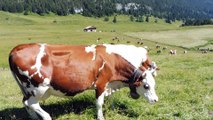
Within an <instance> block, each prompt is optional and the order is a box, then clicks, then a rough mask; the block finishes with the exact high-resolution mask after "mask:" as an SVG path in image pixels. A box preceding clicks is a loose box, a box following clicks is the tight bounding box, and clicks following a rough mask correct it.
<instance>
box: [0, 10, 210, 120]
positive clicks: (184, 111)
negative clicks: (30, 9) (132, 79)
mask: <svg viewBox="0 0 213 120" xmlns="http://www.w3.org/2000/svg"><path fill="white" fill-rule="evenodd" d="M112 18H113V17H112ZM112 18H110V21H108V22H104V20H103V19H104V18H88V17H82V16H81V15H70V16H55V15H53V14H49V15H45V16H39V15H36V14H30V15H28V16H24V15H22V14H11V13H7V12H0V119H2V120H26V119H29V117H28V116H29V115H28V114H27V112H26V110H25V108H24V106H23V104H22V93H21V91H20V89H19V88H18V85H17V84H16V81H15V80H14V79H13V78H12V75H11V73H10V71H9V69H8V60H7V59H8V54H9V52H10V50H11V49H12V48H13V47H15V46H16V45H18V44H22V43H35V42H36V43H50V44H86V45H91V44H101V43H115V44H133V45H137V46H147V47H148V48H149V49H150V51H149V54H150V57H151V59H152V60H153V61H155V62H156V63H157V65H158V66H159V68H160V70H159V71H158V76H157V77H156V84H157V87H156V92H157V95H158V97H159V102H157V103H156V104H154V105H151V104H149V103H148V102H147V101H146V100H145V99H144V98H143V97H141V98H139V99H138V100H133V99H132V98H130V97H129V89H128V88H125V89H121V90H120V91H118V92H115V93H114V94H113V95H111V96H109V97H106V99H105V104H104V106H103V110H104V114H105V118H106V119H107V120H114V119H118V120H120V119H122V120H130V119H131V120H159V119H160V120H161V119H163V120H190V119H191V120H192V119H193V120H212V118H213V72H212V71H213V53H212V52H208V53H207V54H202V53H201V51H198V50H197V49H198V48H199V47H202V48H206V47H210V48H211V47H212V41H213V36H212V33H213V31H212V30H213V26H202V27H179V26H180V25H181V22H175V23H172V24H166V23H164V21H163V20H159V21H158V23H155V22H154V18H151V19H150V22H149V23H145V22H144V23H137V22H130V20H129V17H128V16H117V23H113V22H112ZM89 25H94V26H96V27H97V32H91V33H87V32H83V28H85V27H87V26H89ZM115 37H117V38H119V42H118V43H117V41H113V40H112V39H113V38H115ZM98 38H100V40H99V41H98V42H97V39H98ZM166 38H167V39H166ZM141 40H142V42H143V45H141V44H137V42H138V41H141ZM127 41H128V42H127ZM156 44H158V45H160V46H161V47H160V48H158V49H157V48H156ZM163 47H165V48H167V49H164V50H163V49H162V48H163ZM170 49H176V50H177V54H176V55H170V54H169V50H170ZM158 50H161V53H157V51H158ZM184 50H187V51H188V52H187V54H184V53H183V51H184ZM41 105H42V108H44V109H45V110H46V111H47V112H48V113H50V115H51V116H52V117H53V119H55V120H64V119H79V120H85V119H87V120H92V119H95V118H96V106H95V92H94V90H89V91H86V92H84V93H82V94H79V95H77V96H75V97H73V98H57V97H50V99H47V100H46V101H45V102H44V101H43V102H41Z"/></svg>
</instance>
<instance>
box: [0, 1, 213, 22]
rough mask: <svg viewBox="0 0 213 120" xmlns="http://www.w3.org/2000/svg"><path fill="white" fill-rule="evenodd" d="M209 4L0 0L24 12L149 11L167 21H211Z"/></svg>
mask: <svg viewBox="0 0 213 120" xmlns="http://www.w3.org/2000/svg"><path fill="white" fill-rule="evenodd" d="M212 6H213V0H202V1H201V0H0V10H2V11H8V12H12V13H24V14H25V15H28V14H29V13H30V12H33V13H37V14H39V15H45V14H48V13H50V12H52V13H55V14H57V15H61V16H66V15H69V14H82V15H83V16H89V17H103V16H111V15H114V14H127V15H130V16H133V17H135V18H136V19H139V18H141V16H145V17H147V16H151V15H152V16H155V17H156V18H164V19H165V20H166V22H168V23H171V22H173V21H175V20H182V21H184V22H185V24H184V25H202V24H212V23H213V21H212V18H213V7H212Z"/></svg>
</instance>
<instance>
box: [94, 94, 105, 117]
mask: <svg viewBox="0 0 213 120" xmlns="http://www.w3.org/2000/svg"><path fill="white" fill-rule="evenodd" d="M104 95H105V92H103V93H102V94H101V95H100V96H99V97H98V99H97V100H96V106H97V115H98V120H104V116H103V110H102V106H103V104H104Z"/></svg>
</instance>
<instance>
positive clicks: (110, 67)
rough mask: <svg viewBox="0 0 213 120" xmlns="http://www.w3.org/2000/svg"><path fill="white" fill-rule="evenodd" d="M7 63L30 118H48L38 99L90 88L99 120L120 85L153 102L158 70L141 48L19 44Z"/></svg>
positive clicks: (108, 45)
mask: <svg viewBox="0 0 213 120" xmlns="http://www.w3.org/2000/svg"><path fill="white" fill-rule="evenodd" d="M9 65H10V69H11V71H12V74H13V76H14V78H15V80H16V81H17V83H18V86H19V87H20V89H21V91H22V93H23V95H24V98H23V104H24V106H25V107H26V110H27V112H28V113H29V114H30V116H31V117H32V118H33V119H39V116H40V117H41V118H42V119H43V120H51V119H52V118H51V117H50V115H49V114H48V113H47V112H45V111H44V110H43V109H42V108H41V107H40V105H39V101H40V100H45V99H47V98H48V97H49V96H50V95H55V96H59V97H66V96H74V95H76V94H78V93H81V92H83V91H85V90H88V89H91V88H94V89H95V91H96V100H97V101H96V105H97V117H98V119H100V120H103V119H104V116H103V112H102V105H103V104H104V96H108V95H110V94H111V93H112V92H114V91H115V90H117V89H120V88H123V87H129V88H130V96H131V97H132V98H134V99H137V98H139V96H140V95H143V96H144V97H145V98H146V99H147V100H148V101H149V102H150V103H155V102H157V101H158V97H157V95H156V93H155V79H154V76H156V75H157V74H156V70H158V68H157V65H156V63H155V62H152V61H151V60H150V59H149V57H148V55H147V50H146V49H144V48H142V47H136V46H133V45H110V44H103V45H91V46H84V45H79V46H72V45H48V44H36V43H34V44H23V45H18V46H17V47H15V48H14V49H13V50H12V51H11V52H10V55H9Z"/></svg>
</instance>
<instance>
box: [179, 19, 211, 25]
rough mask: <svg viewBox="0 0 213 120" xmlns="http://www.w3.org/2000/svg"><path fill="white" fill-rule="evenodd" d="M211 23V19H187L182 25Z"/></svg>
mask: <svg viewBox="0 0 213 120" xmlns="http://www.w3.org/2000/svg"><path fill="white" fill-rule="evenodd" d="M199 25H213V20H212V19H203V20H202V19H189V20H186V21H185V22H184V24H183V25H182V26H199Z"/></svg>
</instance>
